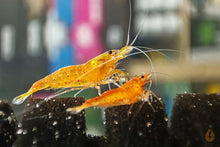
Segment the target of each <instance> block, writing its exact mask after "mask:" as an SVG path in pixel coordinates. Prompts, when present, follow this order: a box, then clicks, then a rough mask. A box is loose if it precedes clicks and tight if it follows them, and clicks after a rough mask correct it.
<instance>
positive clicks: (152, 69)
mask: <svg viewBox="0 0 220 147" xmlns="http://www.w3.org/2000/svg"><path fill="white" fill-rule="evenodd" d="M132 48H133V49H136V50H138V51H139V52H141V53H143V54H144V55H145V56H146V57H147V59H148V60H149V62H150V64H151V72H152V71H154V65H153V62H152V60H151V58H150V57H149V56H148V55H147V54H146V53H145V52H144V51H142V50H141V49H139V48H137V47H134V46H132Z"/></svg>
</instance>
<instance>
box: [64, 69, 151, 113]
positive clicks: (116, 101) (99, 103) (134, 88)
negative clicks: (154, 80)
mask: <svg viewBox="0 0 220 147" xmlns="http://www.w3.org/2000/svg"><path fill="white" fill-rule="evenodd" d="M150 77H151V73H148V74H144V75H142V76H138V77H135V78H133V79H131V80H130V81H128V82H126V83H125V84H123V85H122V86H121V87H119V88H116V89H112V90H108V91H105V92H104V93H103V94H102V95H100V96H97V97H95V98H92V99H89V100H87V101H86V102H85V103H84V104H82V105H81V106H77V107H73V108H68V109H67V111H68V112H71V113H79V112H80V111H82V110H83V109H86V108H89V107H94V106H95V107H112V106H119V105H127V104H133V103H136V102H138V101H140V100H141V99H142V97H143V95H144V96H146V92H145V90H144V89H145V85H146V83H148V82H150V83H151V80H150Z"/></svg>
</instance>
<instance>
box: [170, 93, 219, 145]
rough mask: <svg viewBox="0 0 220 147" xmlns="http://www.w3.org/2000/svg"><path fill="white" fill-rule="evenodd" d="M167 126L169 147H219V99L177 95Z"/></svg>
mask: <svg viewBox="0 0 220 147" xmlns="http://www.w3.org/2000/svg"><path fill="white" fill-rule="evenodd" d="M169 126H170V130H169V131H170V139H169V146H173V147H176V146H177V147H203V146H207V147H209V146H211V147H217V146H218V147H219V146H220V95H219V94H179V95H177V97H176V99H175V103H174V105H173V109H172V115H171V120H170V124H169Z"/></svg>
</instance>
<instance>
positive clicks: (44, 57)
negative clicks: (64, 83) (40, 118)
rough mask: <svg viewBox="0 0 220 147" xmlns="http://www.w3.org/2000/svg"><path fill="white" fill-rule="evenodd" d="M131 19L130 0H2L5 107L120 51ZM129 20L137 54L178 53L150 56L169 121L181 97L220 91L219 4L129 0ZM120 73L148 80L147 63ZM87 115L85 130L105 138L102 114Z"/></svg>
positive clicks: (0, 74)
mask: <svg viewBox="0 0 220 147" xmlns="http://www.w3.org/2000/svg"><path fill="white" fill-rule="evenodd" d="M129 16H130V10H129V2H128V0H37V1H36V0H0V99H7V100H9V101H11V100H12V99H13V98H14V97H15V96H17V95H19V94H21V93H24V92H26V91H27V90H28V89H29V88H30V86H31V85H32V83H33V82H35V81H37V80H39V79H40V78H42V77H44V76H46V75H48V74H50V73H52V72H54V71H56V70H57V69H59V68H61V67H63V66H67V65H74V64H81V63H84V62H86V61H88V60H89V59H91V58H93V57H95V56H97V55H99V54H101V53H103V52H105V51H107V50H109V49H120V48H121V47H123V46H124V45H125V44H126V40H127V34H128V25H129ZM131 16H132V19H131V30H130V40H131V41H132V40H133V39H134V37H135V36H136V35H137V33H138V31H139V30H140V32H141V33H140V35H139V37H138V39H137V40H136V41H135V45H136V46H144V47H150V48H154V49H172V50H173V51H163V52H162V53H163V54H161V53H157V52H154V53H153V52H152V53H149V56H150V57H151V59H152V61H153V67H154V70H153V75H154V77H153V87H152V91H154V92H155V93H156V94H157V95H159V96H161V97H163V99H164V102H165V103H166V111H167V115H168V117H169V116H170V114H171V108H172V104H173V99H174V98H175V96H176V94H178V93H191V92H193V93H216V92H219V91H220V0H166V2H164V1H163V0H131ZM143 50H146V49H143ZM120 68H123V69H126V71H128V72H129V73H130V74H131V75H137V74H142V73H143V72H145V73H147V72H151V66H150V65H149V62H148V61H147V59H146V57H145V56H143V55H137V56H132V57H129V58H127V59H125V60H123V61H121V64H120ZM96 95H97V91H96V90H90V91H89V92H84V93H81V96H85V97H86V98H90V97H94V96H96ZM86 111H87V114H88V115H87V127H88V128H89V129H90V130H91V132H92V133H94V134H98V135H99V134H102V133H103V128H104V125H103V121H102V119H103V118H102V113H101V111H102V110H101V109H93V108H92V109H88V110H86ZM100 116H101V117H100ZM97 126H99V128H97Z"/></svg>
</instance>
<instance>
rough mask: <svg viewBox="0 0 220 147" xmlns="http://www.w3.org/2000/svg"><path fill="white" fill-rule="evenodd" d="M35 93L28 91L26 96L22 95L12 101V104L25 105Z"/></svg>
mask: <svg viewBox="0 0 220 147" xmlns="http://www.w3.org/2000/svg"><path fill="white" fill-rule="evenodd" d="M32 93H33V92H31V91H28V92H26V93H24V94H21V95H19V96H17V97H15V98H14V99H13V100H12V103H13V104H16V105H19V104H21V103H23V102H24V101H25V100H26V99H27V98H28V97H29V96H30V95H31V94H32Z"/></svg>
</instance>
